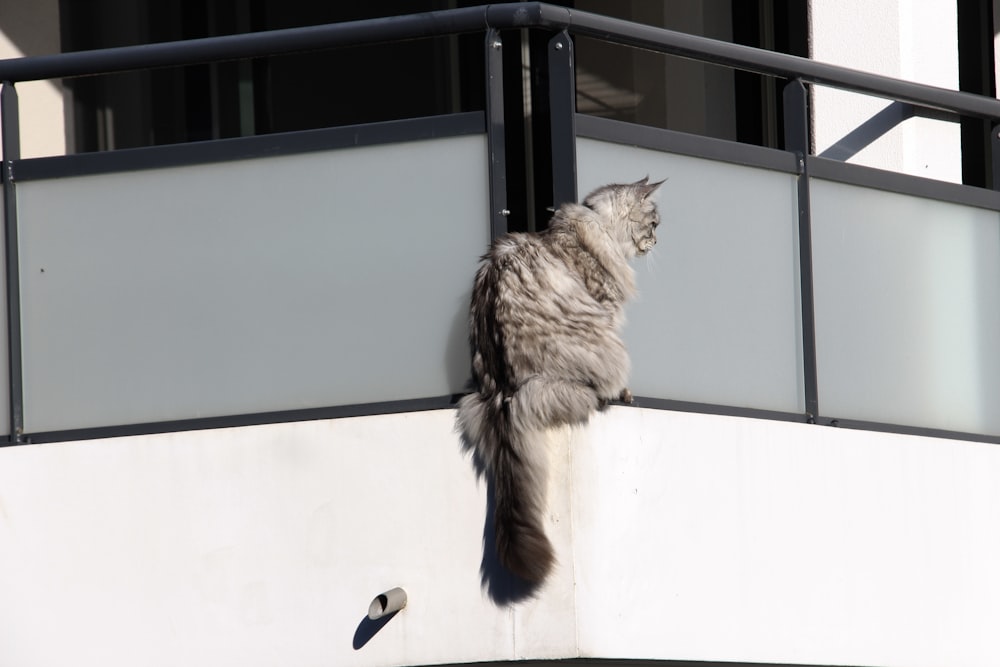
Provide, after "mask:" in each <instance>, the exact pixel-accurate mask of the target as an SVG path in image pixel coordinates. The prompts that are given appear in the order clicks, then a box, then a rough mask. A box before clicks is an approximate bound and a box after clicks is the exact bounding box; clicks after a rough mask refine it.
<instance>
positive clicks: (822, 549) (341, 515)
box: [0, 408, 1000, 667]
mask: <svg viewBox="0 0 1000 667" xmlns="http://www.w3.org/2000/svg"><path fill="white" fill-rule="evenodd" d="M452 419H453V412H452V411H450V410H443V411H432V412H423V413H413V414H400V415H387V416H376V417H365V418H353V419H341V420H333V421H316V422H306V423H293V424H275V425H265V426H257V427H246V428H234V429H225V430H216V431H205V432H187V433H175V434H166V435H153V436H143V437H130V438H121V439H115V440H106V441H90V442H76V443H65V444H54V445H42V446H38V445H27V446H19V447H13V448H6V449H3V450H0V628H3V630H2V632H3V641H0V664H4V665H8V664H9V665H18V666H23V667H32V666H39V665H62V664H70V663H72V664H75V665H101V666H102V667H108V666H113V665H135V664H143V665H175V664H185V665H212V666H213V667H215V666H218V665H276V664H295V665H365V666H368V665H402V664H437V663H446V662H462V661H484V660H497V659H505V660H507V659H514V658H528V657H534V658H557V657H577V656H582V657H613V658H649V659H686V660H738V661H746V662H771V661H774V662H793V663H813V664H865V665H906V666H907V667H923V666H932V665H941V666H944V665H947V666H949V667H965V666H971V665H990V664H994V663H995V656H996V655H998V651H1000V635H998V634H997V633H996V631H995V629H996V627H998V625H1000V607H998V606H997V605H996V604H995V601H996V600H997V599H1000V570H998V568H997V565H996V564H997V563H998V562H1000V532H998V531H997V530H996V526H997V525H1000V486H998V485H997V484H996V482H995V480H996V479H998V478H1000V449H997V448H996V447H995V446H991V445H983V444H976V443H965V442H949V441H944V440H934V439H928V438H919V437H909V436H900V435H884V434H881V435H880V434H874V433H867V432H861V431H846V430H838V429H833V428H828V427H821V426H810V425H804V424H803V425H800V424H788V423H781V422H770V421H759V420H751V419H742V418H731V417H715V416H706V415H697V414H683V413H672V412H666V411H656V410H644V409H634V408H612V409H611V410H610V411H609V412H608V413H606V414H603V415H600V416H598V418H597V419H595V421H594V423H593V424H592V426H591V427H590V428H589V429H587V430H585V431H582V432H577V433H573V434H565V433H564V434H557V435H556V436H555V437H554V438H553V443H554V447H555V450H554V451H555V454H556V456H555V460H556V461H557V469H556V475H555V476H556V478H557V480H558V483H557V484H556V487H555V490H554V493H553V508H552V511H551V515H550V517H549V522H550V532H551V533H552V535H553V537H554V541H555V542H556V545H557V550H558V553H559V558H560V565H559V569H558V570H557V572H556V575H555V577H554V579H553V580H552V581H551V582H550V584H549V585H548V586H547V587H546V588H544V589H543V590H542V591H540V593H539V594H538V595H537V597H536V598H535V599H532V600H528V601H526V602H522V603H520V604H517V605H514V606H502V605H497V604H495V603H494V602H493V601H492V600H491V598H490V596H489V595H487V593H486V592H485V590H484V589H483V588H482V587H481V580H480V572H479V568H480V564H481V560H482V552H481V540H482V536H483V528H484V516H485V503H486V493H485V489H484V485H483V484H482V483H481V482H477V480H476V477H475V473H474V472H473V470H472V467H471V465H470V463H469V462H468V461H467V459H466V458H465V457H464V456H463V454H462V453H461V451H460V447H459V443H458V439H457V437H456V436H455V434H454V433H453V432H452ZM494 581H500V582H501V583H502V580H494ZM393 586H403V587H404V588H405V589H406V590H407V591H408V593H409V600H410V602H409V604H408V606H407V608H406V609H404V610H403V611H402V612H401V613H400V614H399V615H398V616H396V617H395V618H393V619H392V620H390V621H389V622H388V623H387V624H385V626H384V627H383V628H381V630H380V631H379V632H377V633H375V634H374V635H373V636H371V637H370V639H369V640H368V641H367V643H364V641H363V640H364V639H365V635H366V633H367V632H368V628H370V626H369V625H366V624H365V623H363V617H364V616H365V613H366V611H367V608H368V603H369V601H370V600H371V598H372V597H373V596H374V595H376V594H377V593H379V592H381V591H383V590H386V589H388V588H390V587H393ZM361 644H363V645H361Z"/></svg>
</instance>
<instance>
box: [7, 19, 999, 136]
mask: <svg viewBox="0 0 1000 667" xmlns="http://www.w3.org/2000/svg"><path fill="white" fill-rule="evenodd" d="M532 27H537V28H548V29H552V30H568V31H570V32H571V33H573V34H576V35H582V36H586V37H593V38H596V39H601V40H606V41H610V42H615V43H618V44H623V45H627V46H633V47H637V48H642V49H647V50H650V51H656V52H660V53H666V54H671V55H676V56H681V57H684V58H690V59H693V60H699V61H703V62H709V63H715V64H719V65H725V66H728V67H734V68H737V69H742V70H748V71H752V72H757V73H760V74H768V75H773V76H778V77H782V78H786V79H801V80H803V81H805V82H807V83H816V84H821V85H826V86H832V87H836V88H842V89H845V90H851V91H856V92H860V93H865V94H870V95H875V96H878V97H884V98H887V99H891V100H898V101H901V102H907V103H910V104H913V105H915V106H919V107H924V108H928V109H936V110H940V111H947V112H952V113H956V114H960V115H965V116H973V117H978V118H987V119H991V120H997V119H1000V100H996V99H994V98H990V97H983V96H980V95H973V94H971V93H963V92H958V91H954V90H948V89H945V88H940V87H936V86H928V85H925V84H919V83H913V82H910V81H903V80H901V79H896V78H892V77H887V76H881V75H877V74H870V73H867V72H861V71H858V70H853V69H848V68H845V67H838V66H835V65H829V64H826V63H820V62H816V61H814V60H809V59H808V58H800V57H797V56H791V55H787V54H783V53H775V52H773V51H766V50H763V49H757V48H753V47H749V46H743V45H740V44H731V43H729V42H721V41H717V40H714V39H709V38H706V37H699V36H696V35H688V34H685V33H680V32H676V31H673V30H666V29H664V28H656V27H652V26H647V25H641V24H636V23H630V22H628V21H624V20H621V19H614V18H609V17H607V16H601V15H598V14H592V13H589V12H581V11H576V10H570V9H567V8H565V7H557V6H554V5H548V4H545V3H540V2H522V3H510V4H500V5H485V6H480V7H466V8H460V9H449V10H443V11H437V12H426V13H422V14H410V15H406V16H395V17H387V18H378V19H367V20H362V21H349V22H344V23H332V24H327V25H320V26H311V27H304V28H289V29H284V30H272V31H267V32H259V33H249V34H243V35H227V36H223V37H207V38H202V39H193V40H185V41H178V42H162V43H159V44H144V45H139V46H127V47H117V48H111V49H98V50H93V51H79V52H71V53H60V54H53V55H46V56H32V57H27V58H13V59H8V60H0V81H10V82H13V83H17V82H20V81H35V80H41V79H59V78H68V77H77V76H86V75H93V74H110V73H114V72H123V71H129V70H137V69H148V68H155V67H168V66H179V65H193V64H198V63H207V62H218V61H223V60H236V59H240V58H252V57H259V56H267V55H278V54H287V53H297V52H304V51H312V50H318V49H328V48H338V47H344V46H352V45H361V44H373V43H379V42H392V41H402V40H409V39H420V38H426V37H437V36H443V35H454V34H461V33H468V32H476V31H481V30H486V29H488V28H495V29H500V30H503V29H509V28H532Z"/></svg>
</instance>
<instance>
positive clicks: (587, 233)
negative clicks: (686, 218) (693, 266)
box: [457, 178, 662, 582]
mask: <svg viewBox="0 0 1000 667" xmlns="http://www.w3.org/2000/svg"><path fill="white" fill-rule="evenodd" d="M648 180H649V179H648V178H643V179H642V180H640V181H636V182H635V183H628V184H622V185H619V184H612V185H605V186H604V187H601V188H598V189H597V190H595V191H594V192H592V193H590V194H589V195H587V197H586V198H585V199H584V200H583V203H582V204H563V205H562V206H560V207H559V209H558V210H557V211H556V212H555V214H554V215H553V217H552V221H551V222H550V223H549V227H548V229H546V230H545V231H543V232H539V233H533V234H508V235H506V236H503V237H501V238H499V239H497V240H495V241H494V242H493V245H492V246H491V247H490V250H489V252H488V253H487V254H486V255H485V256H484V257H483V264H482V265H481V266H480V268H479V271H478V272H477V273H476V279H475V284H474V286H473V291H472V307H471V312H470V317H469V325H470V327H469V339H470V343H471V347H472V374H473V380H474V383H475V391H474V392H473V393H471V394H468V395H467V396H464V397H463V398H462V399H461V400H460V401H459V403H458V414H457V422H458V428H459V430H460V431H461V433H462V436H463V438H464V440H465V444H466V446H467V447H468V448H470V449H472V451H473V453H474V456H475V457H476V458H477V460H478V461H479V462H480V464H481V465H482V466H484V467H485V468H486V470H487V472H488V474H492V476H493V482H494V508H495V509H494V528H495V531H496V548H497V555H498V557H499V559H500V562H501V563H502V564H503V565H504V567H506V568H507V569H508V570H510V571H511V572H513V573H514V574H516V575H517V576H519V577H521V578H522V579H524V580H526V581H529V582H541V581H542V580H544V579H545V577H546V576H547V575H548V574H549V572H550V571H551V569H552V566H553V563H554V560H555V555H554V553H553V550H552V545H551V543H550V542H549V539H548V537H546V535H545V529H544V526H543V521H544V517H543V513H544V511H545V492H546V486H547V479H548V473H547V470H546V467H547V466H546V455H545V453H544V452H543V451H542V450H543V449H544V446H545V443H544V440H543V436H544V431H545V430H546V429H548V428H551V427H555V426H561V425H566V424H570V425H573V424H584V423H586V422H587V420H588V419H589V418H590V416H591V414H593V413H594V411H595V410H597V409H599V408H601V407H603V406H604V405H606V404H607V403H608V402H609V401H613V400H617V399H620V400H622V401H624V402H628V403H630V402H631V401H632V393H631V392H630V391H629V390H628V388H627V387H626V381H627V379H628V374H629V359H628V353H627V352H626V350H625V345H624V343H623V342H622V340H621V337H620V335H619V332H620V329H621V326H622V323H623V319H624V317H623V306H624V303H625V300H626V299H627V298H629V297H631V296H632V295H633V294H634V293H635V277H634V272H633V270H632V267H631V266H629V260H630V259H632V258H633V257H635V256H636V255H644V254H646V253H648V252H649V251H650V250H652V248H653V246H654V245H655V244H656V227H657V225H658V224H659V223H660V218H659V214H658V212H657V210H656V204H655V203H654V202H653V201H652V195H653V193H654V192H655V191H656V189H657V188H658V187H659V186H660V185H661V183H662V181H661V182H660V183H649V182H648Z"/></svg>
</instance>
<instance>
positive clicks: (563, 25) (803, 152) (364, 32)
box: [0, 2, 1000, 442]
mask: <svg viewBox="0 0 1000 667" xmlns="http://www.w3.org/2000/svg"><path fill="white" fill-rule="evenodd" d="M510 29H538V30H543V31H547V32H550V33H552V34H553V35H554V36H553V41H552V42H551V44H552V45H553V48H552V49H550V61H549V64H548V66H549V68H550V85H551V90H550V93H551V96H552V100H553V104H552V113H553V118H555V117H556V115H557V114H558V118H559V123H558V124H557V123H555V122H553V123H552V142H553V143H552V150H553V156H554V160H553V163H554V164H553V170H554V172H555V171H559V170H562V171H561V172H560V173H554V175H553V182H554V189H555V192H554V193H553V198H554V202H555V203H558V202H559V201H560V200H564V199H570V198H574V197H575V157H574V154H573V152H572V151H573V148H572V146H573V142H574V141H575V126H574V123H573V116H574V113H575V85H574V78H573V77H574V69H573V63H572V57H573V55H572V42H571V40H570V37H572V36H583V37H589V38H594V39H598V40H602V41H606V42H611V43H615V44H620V45H624V46H628V47H633V48H639V49H645V50H649V51H654V52H657V53H662V54H667V55H672V56H679V57H682V58H687V59H692V60H696V61H700V62H705V63H711V64H717V65H722V66H725V67H729V68H734V69H739V70H744V71H750V72H754V73H758V74H763V75H768V76H773V77H778V78H780V79H785V80H787V81H788V84H787V85H786V88H785V96H784V100H785V109H784V112H785V146H786V149H787V150H788V151H789V152H791V153H793V154H795V155H796V156H797V160H798V164H799V207H800V210H799V242H800V257H799V258H800V271H801V281H802V283H801V299H802V316H803V348H804V354H805V359H804V366H805V367H804V374H805V392H806V401H805V404H806V414H805V415H804V418H805V419H806V420H807V421H812V420H814V419H815V418H816V416H817V414H818V413H819V407H818V396H817V394H818V391H817V378H816V359H815V357H816V352H815V324H814V322H813V315H812V311H813V304H812V299H813V288H812V274H811V255H812V251H811V245H810V218H809V179H808V172H809V163H810V156H809V154H808V153H809V137H808V133H809V120H808V119H809V115H808V104H809V101H808V91H807V89H806V87H805V86H806V85H808V84H819V85H823V86H830V87H835V88H839V89H843V90H847V91H852V92H857V93H862V94H866V95H872V96H877V97H881V98H885V99H889V100H894V101H898V102H904V103H907V104H910V105H913V106H914V107H917V108H921V109H928V110H932V111H934V112H936V113H938V114H941V113H943V114H944V115H945V116H955V117H974V118H979V119H985V120H988V121H990V122H991V123H992V124H993V126H994V132H993V137H994V142H993V146H992V148H993V161H994V165H996V164H997V157H998V155H997V154H998V153H1000V151H998V150H996V135H997V133H996V124H997V121H998V120H1000V101H998V100H996V99H992V98H986V97H982V96H978V95H973V94H969V93H964V92H958V91H953V90H947V89H943V88H939V87H935V86H929V85H924V84H919V83H913V82H908V81H903V80H900V79H896V78H892V77H886V76H880V75H876V74H870V73H866V72H861V71H857V70H852V69H848V68H843V67H837V66H834V65H829V64H824V63H819V62H815V61H812V60H809V59H806V58H801V57H796V56H792V55H787V54H782V53H775V52H771V51H766V50H762V49H758V48H753V47H748V46H742V45H737V44H732V43H727V42H721V41H717V40H713V39H709V38H705V37H699V36H695V35H689V34H685V33H680V32H676V31H672V30H667V29H663V28H657V27H652V26H647V25H639V24H635V23H630V22H628V21H624V20H620V19H614V18H609V17H606V16H601V15H597V14H593V13H588V12H582V11H576V10H571V9H567V8H564V7H557V6H553V5H548V4H545V3H538V2H523V3H511V4H498V5H486V6H480V7H470V8H462V9H452V10H444V11H438V12H428V13H422V14H413V15H407V16H399V17H389V18H380V19H371V20H362V21H352V22H345V23H337V24H329V25H321V26H313V27H304V28H292V29H285V30H275V31H268V32H261V33H251V34H242V35H230V36H223V37H209V38H203V39H194V40H185V41H177V42H165V43H159V44H149V45H141V46H132V47H119V48H110V49H99V50H93V51H84V52H73V53H62V54H53V55H46V56H35V57H29V58H17V59H8V60H0V82H2V86H3V87H2V91H0V141H2V144H3V149H4V155H3V160H4V169H3V176H4V178H3V181H4V183H3V187H4V194H5V209H4V216H5V230H6V246H7V274H6V275H7V309H8V331H9V362H10V373H11V381H10V382H11V405H10V412H11V425H12V431H13V435H12V436H11V438H12V440H13V441H14V442H20V441H22V440H23V439H24V438H25V434H24V433H23V413H24V408H23V405H22V378H21V374H22V372H23V371H22V367H21V340H20V288H19V266H18V232H17V208H16V182H17V169H16V165H17V162H18V161H19V160H20V151H19V128H18V111H17V96H16V92H15V87H16V84H18V83H20V82H25V81H35V80H45V79H62V78H71V77H82V76H92V75H101V74H111V73H117V72H124V71H133V70H141V69H151V68H161V67H173V66H184V65H193V64H204V63H211V62H220V61H228V60H237V59H246V58H256V57H263V56H272V55H279V54H291V53H301V52H306V51H314V50H320V49H335V48H341V47H349V46H358V45H365V44H374V43H385V42H398V41H404V40H413V39H423V38H430V37H440V36H448V35H457V34H466V33H483V34H484V36H485V38H486V40H485V46H484V48H485V53H486V67H487V77H486V86H487V94H486V100H487V108H486V119H487V129H488V133H489V136H490V140H489V144H490V159H491V169H490V180H491V186H490V189H491V195H492V198H491V209H492V210H491V212H490V219H491V222H492V225H493V233H494V234H499V233H502V232H503V231H504V230H505V221H504V216H505V215H506V214H507V210H506V199H505V197H506V194H505V193H506V182H505V164H504V140H503V131H504V117H503V103H502V96H503V87H502V67H503V63H502V60H501V59H500V58H499V56H498V55H497V52H498V50H499V45H500V32H499V31H503V30H510ZM556 44H559V46H555V45H556ZM557 159H558V162H559V164H560V165H561V166H557V165H556V162H557ZM994 173H995V174H1000V168H994Z"/></svg>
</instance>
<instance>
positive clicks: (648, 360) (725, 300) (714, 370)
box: [577, 138, 805, 412]
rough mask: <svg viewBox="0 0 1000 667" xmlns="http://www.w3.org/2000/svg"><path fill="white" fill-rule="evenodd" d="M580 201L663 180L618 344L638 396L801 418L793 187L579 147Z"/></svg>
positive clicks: (693, 161) (702, 165)
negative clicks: (624, 185)
mask: <svg viewBox="0 0 1000 667" xmlns="http://www.w3.org/2000/svg"><path fill="white" fill-rule="evenodd" d="M577 155H578V167H577V170H578V178H579V191H580V195H581V197H582V196H584V195H585V194H586V193H587V192H589V191H590V190H592V189H593V188H595V187H597V186H598V185H601V184H604V183H607V182H612V181H614V182H622V181H632V180H635V179H637V178H641V177H642V176H645V175H646V174H649V175H650V177H651V178H653V179H655V180H659V179H661V178H664V177H669V179H670V180H668V181H667V182H666V183H665V184H664V186H663V187H662V188H661V191H660V196H659V201H660V212H661V217H662V220H663V222H662V225H661V227H660V232H659V244H658V245H657V247H656V249H655V250H654V251H653V252H652V253H651V254H650V255H648V256H647V257H646V258H640V259H638V260H636V269H637V274H638V285H639V298H638V301H636V302H634V303H633V304H632V305H631V306H630V307H629V309H628V324H627V325H626V332H625V339H626V343H627V344H628V346H629V351H630V353H631V356H632V380H631V388H632V391H633V392H634V393H635V394H636V395H641V396H648V397H654V398H665V399H676V400H684V401H696V402H702V403H713V404H719V405H727V406H736V407H749V408H759V409H767V410H782V411H788V412H802V411H804V409H805V408H804V399H803V387H802V384H803V383H802V371H801V368H802V361H801V359H802V351H801V347H802V346H801V333H800V332H801V325H800V317H799V305H798V301H799V299H798V292H799V288H798V286H799V275H798V259H797V258H798V249H797V204H796V184H795V177H794V176H792V175H790V174H786V173H781V172H775V171H769V170H766V169H758V168H753V167H743V166H738V165H733V164H726V163H721V162H713V161H710V160H705V159H700V158H693V157H685V156H680V155H673V154H670V153H662V152H659V151H653V150H647V149H641V148H634V147H628V146H622V145H619V144H613V143H609V142H602V141H597V140H593V139H583V138H581V139H578V140H577Z"/></svg>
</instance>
